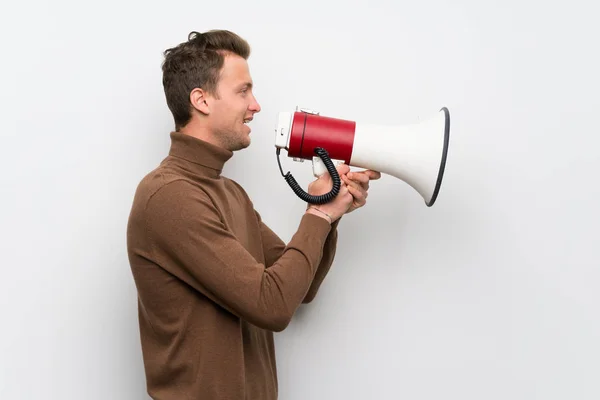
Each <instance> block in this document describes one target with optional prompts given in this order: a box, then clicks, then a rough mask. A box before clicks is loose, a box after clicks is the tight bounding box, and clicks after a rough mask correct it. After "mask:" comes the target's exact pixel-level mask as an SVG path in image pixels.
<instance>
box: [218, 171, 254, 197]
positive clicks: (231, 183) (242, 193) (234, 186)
mask: <svg viewBox="0 0 600 400" xmlns="http://www.w3.org/2000/svg"><path fill="white" fill-rule="evenodd" d="M222 179H223V180H224V182H225V186H226V187H227V188H228V190H229V191H230V192H231V193H232V194H234V195H236V197H238V198H240V199H243V200H245V201H248V202H250V203H252V200H251V199H250V196H249V195H248V192H246V190H245V189H244V188H243V187H242V185H240V184H239V183H238V182H236V181H235V180H233V179H231V178H227V177H225V176H223V177H222Z"/></svg>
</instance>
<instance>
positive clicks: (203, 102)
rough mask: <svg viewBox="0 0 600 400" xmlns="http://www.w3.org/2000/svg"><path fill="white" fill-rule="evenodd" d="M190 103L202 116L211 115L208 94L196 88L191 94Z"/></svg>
mask: <svg viewBox="0 0 600 400" xmlns="http://www.w3.org/2000/svg"><path fill="white" fill-rule="evenodd" d="M190 103H191V105H192V107H194V109H196V110H198V111H199V112H201V113H202V114H205V115H208V114H210V108H209V107H208V102H207V93H206V92H205V91H204V90H202V89H200V88H195V89H194V90H192V91H191V92H190Z"/></svg>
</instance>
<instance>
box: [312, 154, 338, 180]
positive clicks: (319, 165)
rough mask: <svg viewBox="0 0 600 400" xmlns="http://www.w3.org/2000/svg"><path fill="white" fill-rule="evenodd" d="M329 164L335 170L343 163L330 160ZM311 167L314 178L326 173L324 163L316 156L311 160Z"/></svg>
mask: <svg viewBox="0 0 600 400" xmlns="http://www.w3.org/2000/svg"><path fill="white" fill-rule="evenodd" d="M331 162H332V163H333V165H334V166H335V167H336V168H337V167H338V166H339V165H341V164H343V163H344V160H331ZM312 165H313V175H314V176H315V178H320V177H321V176H323V175H324V174H325V173H326V172H327V167H326V166H325V163H324V162H323V160H321V159H320V158H319V157H317V156H314V157H313V158H312Z"/></svg>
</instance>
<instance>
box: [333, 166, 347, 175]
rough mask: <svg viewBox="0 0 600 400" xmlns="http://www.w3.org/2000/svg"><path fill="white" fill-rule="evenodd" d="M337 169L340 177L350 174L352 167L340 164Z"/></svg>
mask: <svg viewBox="0 0 600 400" xmlns="http://www.w3.org/2000/svg"><path fill="white" fill-rule="evenodd" d="M336 169H337V172H338V174H340V175H346V174H347V173H348V172H350V167H349V166H348V165H346V164H340V165H338V166H337V167H336Z"/></svg>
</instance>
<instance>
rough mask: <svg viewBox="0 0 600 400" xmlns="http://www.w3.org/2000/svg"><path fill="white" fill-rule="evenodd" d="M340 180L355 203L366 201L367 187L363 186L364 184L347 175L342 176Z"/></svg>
mask: <svg viewBox="0 0 600 400" xmlns="http://www.w3.org/2000/svg"><path fill="white" fill-rule="evenodd" d="M342 180H343V181H344V183H345V184H346V185H345V186H346V187H347V188H348V191H349V192H350V194H351V195H352V197H354V199H355V201H356V202H357V203H359V204H364V203H365V202H366V201H367V197H368V196H369V193H368V192H367V188H365V187H364V184H361V183H359V182H355V181H353V180H351V179H350V178H348V176H347V175H344V176H342ZM367 185H368V183H367Z"/></svg>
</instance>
